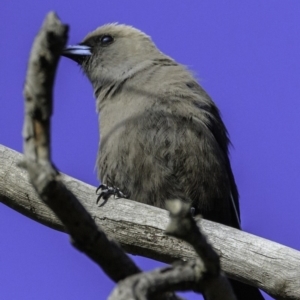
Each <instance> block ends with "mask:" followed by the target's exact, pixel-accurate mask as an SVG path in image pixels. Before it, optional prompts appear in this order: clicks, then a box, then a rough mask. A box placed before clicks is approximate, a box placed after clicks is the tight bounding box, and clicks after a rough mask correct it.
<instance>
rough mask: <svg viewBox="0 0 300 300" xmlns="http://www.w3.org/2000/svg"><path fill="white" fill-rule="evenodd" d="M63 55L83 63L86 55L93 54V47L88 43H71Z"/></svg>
mask: <svg viewBox="0 0 300 300" xmlns="http://www.w3.org/2000/svg"><path fill="white" fill-rule="evenodd" d="M62 55H63V56H65V57H68V58H70V59H72V60H75V61H76V62H78V63H82V61H83V60H84V58H85V57H87V56H91V55H92V52H91V47H89V46H86V45H70V46H67V47H66V48H65V49H64V50H63V52H62Z"/></svg>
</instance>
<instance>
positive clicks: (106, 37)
mask: <svg viewBox="0 0 300 300" xmlns="http://www.w3.org/2000/svg"><path fill="white" fill-rule="evenodd" d="M113 41H114V39H113V37H112V36H111V35H108V34H106V35H103V36H101V38H100V43H101V45H103V46H107V45H109V44H111V43H112V42H113Z"/></svg>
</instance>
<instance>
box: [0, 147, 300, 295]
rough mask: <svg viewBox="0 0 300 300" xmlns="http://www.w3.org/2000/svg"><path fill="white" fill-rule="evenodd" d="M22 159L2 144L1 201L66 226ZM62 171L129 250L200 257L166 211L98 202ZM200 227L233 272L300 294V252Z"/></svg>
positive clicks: (217, 227)
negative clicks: (173, 230) (173, 232)
mask: <svg viewBox="0 0 300 300" xmlns="http://www.w3.org/2000/svg"><path fill="white" fill-rule="evenodd" d="M21 159H22V155H21V154H19V153H17V152H15V151H13V150H11V149H9V148H7V147H4V146H1V145H0V201H1V202H3V203H4V204H6V205H7V206H10V207H11V208H13V209H14V210H16V211H19V212H21V213H22V214H24V215H26V216H28V217H30V218H31V219H33V220H36V221H38V222H39V223H42V224H45V225H47V226H49V227H51V228H55V229H57V230H61V231H64V229H63V227H62V225H61V223H60V222H59V221H58V220H57V218H56V217H55V216H54V214H53V213H52V212H51V211H50V210H49V209H48V208H47V207H46V205H45V204H44V203H42V202H41V201H40V200H39V198H38V197H37V195H36V192H35V191H34V190H33V188H32V187H31V184H30V183H29V182H28V178H27V175H26V172H25V171H24V170H22V169H20V168H19V167H18V166H17V162H18V161H21ZM62 176H63V182H64V183H65V184H66V186H67V188H69V189H70V190H71V192H72V193H74V194H75V195H76V197H77V198H78V199H79V200H80V202H81V203H82V205H83V206H84V207H85V208H86V209H87V210H88V212H89V213H90V214H91V215H92V217H93V218H94V220H95V221H96V223H97V224H99V225H100V226H101V227H102V228H103V229H104V231H105V232H106V233H107V234H108V236H110V237H113V238H114V239H115V240H116V241H118V242H119V243H120V244H121V245H122V246H123V248H124V249H125V250H126V251H127V252H129V253H131V254H138V255H141V256H145V257H150V258H153V259H155V260H159V261H162V262H167V263H169V262H172V261H174V260H176V259H178V258H179V259H183V260H186V259H189V258H194V257H196V254H195V253H194V251H193V250H192V248H191V247H190V246H188V245H187V244H185V243H184V242H182V241H179V240H177V239H175V238H172V237H169V236H166V235H165V234H164V230H165V228H166V226H167V224H168V222H169V217H168V212H167V211H165V210H162V209H159V208H156V207H152V206H148V205H145V204H142V203H138V202H135V201H131V200H126V199H116V200H114V199H109V200H108V201H107V202H106V203H100V206H97V205H96V199H97V196H96V194H95V190H96V188H95V187H93V186H91V185H88V184H86V183H83V182H81V181H79V180H76V179H74V178H72V177H70V176H67V175H62ZM201 227H202V229H203V232H204V234H206V236H207V237H208V240H209V241H210V242H211V243H212V245H213V246H214V248H215V249H216V251H217V252H218V253H219V255H220V258H221V264H222V269H223V270H224V271H225V272H226V273H227V275H228V276H230V277H232V278H235V279H239V280H241V281H244V282H246V283H249V284H252V285H255V286H258V287H259V288H261V289H263V290H265V291H266V292H267V293H269V294H270V295H273V297H275V298H276V299H300V280H299V278H300V252H298V251H296V250H294V249H291V248H288V247H286V246H283V245H280V244H277V243H274V242H271V241H268V240H266V239H263V238H260V237H257V236H254V235H251V234H248V233H246V232H242V231H239V230H236V229H233V228H230V227H227V226H224V225H221V224H217V223H213V222H210V221H206V220H202V221H201Z"/></svg>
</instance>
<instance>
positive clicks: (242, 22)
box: [0, 0, 300, 300]
mask: <svg viewBox="0 0 300 300" xmlns="http://www.w3.org/2000/svg"><path fill="white" fill-rule="evenodd" d="M50 10H54V11H56V12H57V14H58V15H59V17H60V18H61V20H62V21H63V22H65V23H68V24H69V25H70V37H69V43H70V44H74V43H76V42H79V41H80V40H81V39H82V38H83V37H84V36H85V35H86V33H87V32H89V31H91V30H93V29H95V28H96V27H98V26H100V25H102V24H105V23H110V22H119V23H125V24H129V25H132V26H134V27H137V28H139V29H141V30H142V31H144V32H146V33H147V34H148V35H150V36H152V39H153V41H154V42H155V43H156V45H157V46H158V47H159V48H160V49H161V50H162V51H163V52H165V53H166V54H168V55H169V56H171V57H173V58H174V59H176V60H177V61H178V62H180V63H182V64H185V65H187V66H188V67H189V68H190V69H191V70H193V71H194V72H195V74H196V75H197V78H198V79H199V82H200V83H201V85H202V86H203V87H204V88H205V90H206V91H207V92H208V93H209V94H210V96H211V97H212V98H213V100H214V101H215V102H216V104H217V105H218V107H219V108H220V110H221V112H222V115H223V119H224V121H225V123H226V125H227V128H228V130H229V133H230V136H231V140H232V143H233V145H234V147H232V148H231V161H232V167H233V171H234V174H235V177H236V181H237V184H238V187H239V191H240V196H241V197H240V203H241V204H240V205H241V215H242V225H243V228H244V230H246V231H248V232H251V233H253V234H256V235H258V236H262V237H265V238H267V239H270V240H273V241H276V242H278V243H282V244H284V245H287V246H290V247H293V248H295V249H300V238H299V226H300V213H299V210H300V204H299V198H300V177H299V175H300V157H299V154H300V133H299V131H300V130H299V129H300V102H299V100H300V84H299V80H300V35H299V33H300V1H298V0H294V1H291V0H287V1H276V0H265V1H262V0H251V1H247V2H246V1H239V0H235V1H233V0H229V1H214V0H206V1H196V0H194V1H182V0H176V1H175V0H168V1H166V0H165V1H153V0H152V1H138V0H136V1H128V0H127V1H113V0H109V1H89V0H85V1H78V0H74V1H61V0H56V1H54V0H47V1H38V0H31V1H30V0H28V1H26V0H24V1H8V0H2V1H1V9H0V17H1V18H0V19H1V23H2V24H1V27H0V33H1V40H2V42H1V45H0V51H1V68H0V87H1V93H0V98H1V110H0V129H1V131H0V143H1V144H3V145H5V146H8V147H10V148H12V149H15V150H17V151H19V152H21V151H22V138H21V129H22V123H23V97H22V88H23V82H24V76H25V72H26V66H27V60H28V55H29V51H30V48H31V45H32V41H33V38H34V37H35V35H36V33H37V32H38V30H39V28H40V26H41V24H42V21H43V19H44V17H45V15H46V13H47V12H49V11H50ZM54 96H55V103H54V116H53V121H52V122H53V126H52V128H53V130H52V141H53V142H52V149H53V161H54V163H55V165H56V166H57V167H58V168H59V169H60V170H61V171H62V172H65V173H67V174H69V175H71V176H73V177H76V178H78V179H80V180H82V181H85V182H88V183H90V184H93V185H95V186H96V185H97V184H98V181H97V178H96V173H95V171H94V165H95V157H96V151H97V144H98V129H97V117H96V114H95V102H94V98H93V94H92V88H91V86H90V84H89V82H88V80H87V79H86V78H85V77H84V76H83V75H82V73H81V71H80V70H79V68H78V67H77V66H76V64H75V63H73V62H72V61H70V60H67V59H64V58H63V59H61V62H60V65H59V68H58V72H57V77H56V84H55V92H54ZM95 199H96V198H95ZM135 260H136V261H137V262H138V263H140V264H141V266H142V267H143V268H144V269H151V268H153V267H155V266H159V265H161V264H160V263H157V262H153V261H150V260H146V259H142V258H139V257H136V258H135ZM113 286H114V284H113V283H112V282H111V281H110V280H108V279H107V278H106V277H105V276H104V275H103V273H102V271H101V270H99V268H98V267H97V266H96V265H95V264H93V263H92V262H91V261H89V259H87V258H86V257H85V256H84V255H83V254H81V253H79V252H78V251H76V250H74V249H73V248H72V246H71V245H70V244H69V241H68V236H67V235H65V234H63V233H60V232H56V231H54V230H52V229H49V228H47V227H45V226H42V225H40V224H38V223H36V222H34V221H32V220H30V219H28V218H26V217H24V216H22V215H20V214H18V213H17V212H15V211H13V210H11V209H9V208H7V207H6V206H4V205H2V204H0V299H6V300H10V299H31V300H34V299H44V300H47V299H74V300H76V299H97V300H99V299H106V298H107V296H108V294H109V293H110V291H111V289H112V288H113ZM188 297H189V299H196V296H195V295H193V294H189V295H188ZM197 299H198V298H197ZM267 299H271V298H267Z"/></svg>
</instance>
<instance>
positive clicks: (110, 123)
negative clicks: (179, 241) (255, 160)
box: [62, 23, 264, 300]
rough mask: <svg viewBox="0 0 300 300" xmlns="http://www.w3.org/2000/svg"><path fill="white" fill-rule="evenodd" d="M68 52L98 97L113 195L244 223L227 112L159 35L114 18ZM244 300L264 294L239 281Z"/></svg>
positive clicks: (104, 178)
mask: <svg viewBox="0 0 300 300" xmlns="http://www.w3.org/2000/svg"><path fill="white" fill-rule="evenodd" d="M62 55H63V56H65V57H67V58H70V59H72V60H73V61H75V62H77V63H78V64H79V66H80V67H81V69H82V70H83V72H84V74H85V75H86V76H87V77H88V79H89V81H90V82H91V84H92V87H93V90H94V97H95V98H96V110H97V113H98V118H99V132H100V142H99V148H98V152H97V160H96V168H97V173H98V177H99V179H100V181H101V182H102V183H109V186H108V185H101V187H102V188H103V187H104V188H105V192H106V193H107V194H110V193H117V194H121V195H126V196H127V197H128V198H129V199H132V200H135V201H140V202H143V203H145V204H149V205H153V206H157V207H160V208H165V203H166V201H167V200H170V199H180V200H181V201H183V202H185V203H188V204H189V205H191V207H192V208H193V212H194V214H195V215H199V214H201V215H202V216H203V218H205V219H208V220H211V221H214V222H218V223H221V224H225V225H228V226H231V227H234V228H237V229H240V228H241V226H240V208H239V194H238V189H237V185H236V182H235V179H234V175H233V172H232V168H231V164H230V159H229V146H230V139H229V134H228V132H227V129H226V127H225V124H224V123H223V121H222V118H221V114H220V111H219V109H218V107H217V106H216V104H215V103H214V102H213V100H212V99H211V98H210V96H209V95H208V94H207V93H206V92H205V90H204V89H203V88H202V87H201V86H200V84H199V83H198V82H197V79H196V78H195V76H194V75H193V73H192V72H191V71H190V70H189V69H188V68H187V67H185V66H184V65H182V64H179V63H178V62H176V61H175V60H174V59H172V58H171V57H169V56H167V55H166V54H164V53H163V52H161V51H160V50H159V49H158V48H157V47H156V45H155V44H154V42H153V41H152V39H151V37H150V36H148V35H147V34H145V33H144V32H142V31H141V30H139V29H137V28H134V27H132V26H129V25H123V24H117V23H110V24H106V25H103V26H101V27H98V28H97V29H95V30H94V31H92V32H90V33H89V34H88V35H87V36H86V37H85V38H84V39H83V40H82V42H80V43H79V44H76V45H71V46H67V47H66V48H65V49H64V51H63V53H62ZM231 283H232V286H233V289H234V292H235V294H236V296H237V299H240V300H241V299H243V300H245V299H246V300H247V299H251V300H258V299H264V298H263V296H262V295H261V293H260V291H259V290H258V289H257V288H255V287H252V286H249V285H246V284H244V283H241V282H237V281H233V280H232V281H231Z"/></svg>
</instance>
